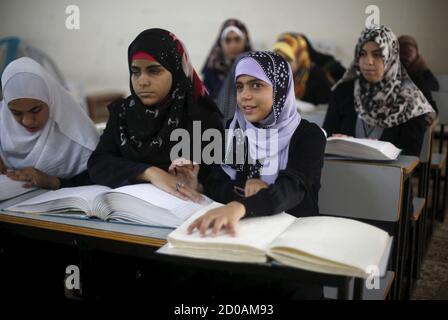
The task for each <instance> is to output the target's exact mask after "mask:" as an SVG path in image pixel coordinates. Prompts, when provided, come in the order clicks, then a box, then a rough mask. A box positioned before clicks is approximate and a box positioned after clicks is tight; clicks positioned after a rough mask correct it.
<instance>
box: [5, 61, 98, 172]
mask: <svg viewBox="0 0 448 320" xmlns="http://www.w3.org/2000/svg"><path fill="white" fill-rule="evenodd" d="M2 91H3V100H2V101H1V103H0V157H1V158H2V160H3V162H4V163H5V165H6V166H7V167H8V168H12V169H21V168H26V167H34V168H36V169H38V170H41V171H43V172H45V173H47V174H49V175H52V176H56V177H59V178H70V177H73V176H74V175H76V174H78V173H81V172H82V171H84V170H86V168H87V160H88V158H89V157H90V154H91V153H92V151H93V150H94V149H95V147H96V145H97V143H98V132H97V131H96V128H95V126H94V125H93V123H92V121H91V120H90V118H89V117H88V116H87V114H86V113H85V111H84V110H83V109H82V107H81V105H80V104H79V103H77V102H76V101H75V99H74V98H73V97H72V96H71V95H70V93H69V92H68V91H67V90H66V89H65V88H63V87H62V85H61V84H59V83H58V82H56V80H54V79H53V78H52V77H51V76H50V75H49V74H48V73H47V72H46V71H45V70H44V68H43V67H42V66H41V65H40V64H38V63H37V62H35V61H34V60H32V59H30V58H20V59H17V60H15V61H13V62H11V63H10V64H9V65H8V66H7V67H6V68H5V70H4V72H3V75H2ZM20 98H32V99H37V100H40V101H43V102H45V103H46V104H47V105H48V107H49V113H50V115H49V119H48V121H47V123H46V124H45V126H44V127H43V128H42V129H41V130H40V131H38V132H35V133H30V132H28V131H27V130H26V129H25V128H24V127H23V126H22V125H20V124H19V123H18V122H17V121H16V120H15V119H14V116H13V114H12V112H11V111H10V110H9V108H8V103H9V102H11V101H12V100H15V99H20Z"/></svg>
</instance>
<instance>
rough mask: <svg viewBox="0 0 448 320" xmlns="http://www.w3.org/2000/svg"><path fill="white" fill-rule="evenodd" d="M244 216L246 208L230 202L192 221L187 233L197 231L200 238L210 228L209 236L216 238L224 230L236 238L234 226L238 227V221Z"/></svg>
mask: <svg viewBox="0 0 448 320" xmlns="http://www.w3.org/2000/svg"><path fill="white" fill-rule="evenodd" d="M245 214H246V208H245V207H244V205H243V204H241V203H239V202H237V201H232V202H229V203H228V204H226V205H225V206H222V207H218V208H215V209H212V210H210V211H208V212H207V213H206V214H204V215H203V216H201V217H199V218H198V219H196V220H194V221H193V223H191V224H190V225H189V226H188V229H187V232H188V233H189V234H191V233H193V231H194V230H195V229H198V231H199V232H200V233H201V236H205V235H206V234H207V230H208V229H209V228H212V231H211V235H212V236H216V235H218V234H219V232H220V231H221V229H224V228H225V229H226V231H227V232H228V233H229V234H230V235H231V236H236V226H237V225H238V221H240V220H241V218H243V217H244V215H245Z"/></svg>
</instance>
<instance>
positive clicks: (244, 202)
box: [189, 51, 326, 234]
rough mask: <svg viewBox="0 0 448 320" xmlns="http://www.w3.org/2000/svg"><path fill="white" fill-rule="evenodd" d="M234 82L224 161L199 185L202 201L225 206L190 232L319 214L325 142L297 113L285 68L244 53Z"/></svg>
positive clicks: (270, 58) (265, 56) (269, 56)
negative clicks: (205, 198)
mask: <svg viewBox="0 0 448 320" xmlns="http://www.w3.org/2000/svg"><path fill="white" fill-rule="evenodd" d="M235 82H236V88H237V102H238V107H237V109H236V111H235V116H234V118H233V120H232V122H231V123H230V124H229V129H230V130H229V131H228V140H227V141H228V145H227V149H226V162H225V163H224V164H222V165H221V166H218V165H216V166H215V168H214V169H215V170H214V171H213V173H212V174H210V176H209V179H208V180H207V182H206V184H205V186H204V190H205V194H206V195H208V196H209V197H211V198H212V199H213V200H215V201H218V202H221V203H226V205H225V206H223V207H220V208H217V209H213V210H210V211H209V212H208V213H206V214H205V215H204V216H203V217H202V218H200V219H198V220H196V221H195V222H194V223H193V224H192V225H190V228H189V230H190V231H193V230H194V229H195V228H197V229H199V230H200V232H201V233H205V232H206V230H207V229H208V228H209V227H211V228H213V232H214V233H215V234H216V233H217V232H219V231H220V229H221V228H225V229H226V230H227V231H228V232H229V233H234V232H235V227H236V225H237V223H238V221H239V220H240V219H241V218H243V217H253V216H264V215H272V214H276V213H280V212H283V211H286V212H288V213H290V214H292V215H294V216H298V217H300V216H309V215H317V214H318V213H319V210H318V205H317V202H318V201H317V200H318V199H317V198H318V191H319V188H320V176H321V169H322V166H323V157H324V149H325V141H326V140H325V135H324V133H323V131H322V130H321V129H320V128H319V127H318V126H317V125H315V124H313V123H310V122H308V121H307V120H304V119H301V118H300V115H299V113H298V112H297V110H296V102H295V97H294V87H293V76H292V72H291V68H290V67H289V65H288V63H287V62H286V60H285V59H283V58H282V57H281V56H280V55H278V54H276V53H272V52H265V51H258V52H253V53H249V54H247V56H246V57H244V58H242V59H241V60H240V61H239V62H238V64H237V66H236V70H235ZM274 133H275V134H274ZM238 150H239V151H241V150H244V154H241V153H239V151H238ZM235 156H236V158H237V159H236V161H235ZM238 159H239V160H243V161H239V160H238Z"/></svg>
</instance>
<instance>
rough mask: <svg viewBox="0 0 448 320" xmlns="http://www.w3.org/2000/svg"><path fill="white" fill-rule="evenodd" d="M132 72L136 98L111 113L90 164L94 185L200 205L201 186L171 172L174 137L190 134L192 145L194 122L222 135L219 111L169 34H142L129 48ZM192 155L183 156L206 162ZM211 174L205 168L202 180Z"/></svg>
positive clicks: (112, 107) (116, 105)
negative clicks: (142, 187)
mask: <svg viewBox="0 0 448 320" xmlns="http://www.w3.org/2000/svg"><path fill="white" fill-rule="evenodd" d="M128 66H129V73H130V89H131V95H130V96H129V97H127V98H125V99H120V100H117V101H115V102H113V103H112V104H111V105H110V106H109V107H108V108H109V114H110V116H109V121H108V123H107V126H106V129H105V131H104V133H103V136H102V137H101V139H100V143H99V144H98V147H97V149H96V150H95V151H94V152H93V153H92V156H91V157H90V159H89V162H88V168H89V174H90V176H91V178H92V180H93V181H94V182H95V183H97V184H102V185H107V186H109V187H112V188H116V187H119V186H123V185H128V184H135V183H142V182H150V183H152V184H154V185H155V186H156V187H159V188H160V189H162V190H164V191H167V192H169V193H171V194H173V195H175V196H178V197H180V198H184V199H185V198H188V199H192V200H199V198H200V197H199V194H198V191H200V190H199V188H198V186H197V185H195V186H193V185H189V184H188V183H186V181H184V179H180V177H176V176H174V175H173V174H172V173H170V172H168V171H169V167H170V165H171V163H172V160H175V159H171V157H172V155H171V151H172V149H173V147H174V146H175V145H177V144H178V141H172V140H171V136H172V133H173V132H174V130H176V129H183V130H186V131H187V132H188V134H189V137H190V143H189V145H190V144H192V143H193V141H192V140H193V139H192V138H191V137H193V126H194V121H200V125H201V127H200V129H201V133H202V132H203V131H205V130H207V129H208V128H216V129H218V130H219V129H222V125H221V117H220V113H219V111H218V109H217V108H216V106H215V105H214V103H213V102H212V101H210V100H209V99H208V98H207V91H206V89H205V87H204V85H203V84H202V82H201V80H200V79H199V77H198V76H197V74H196V71H195V70H194V69H193V67H192V65H191V63H190V61H189V57H188V54H187V52H186V50H185V48H184V45H183V44H182V43H181V42H180V40H179V39H177V37H176V36H175V35H174V34H173V33H171V32H169V31H166V30H162V29H149V30H145V31H143V32H142V33H140V34H139V35H138V36H137V38H136V39H135V40H134V41H133V42H132V43H131V44H130V45H129V49H128ZM196 143H197V141H196ZM191 150H192V145H191V147H190V152H189V154H188V155H183V154H182V155H180V156H181V157H185V158H187V160H192V161H195V162H200V161H201V159H198V158H196V157H195V154H193V152H191ZM201 150H202V149H201ZM199 156H201V155H199ZM193 158H194V159H193ZM206 174H207V168H206V167H204V166H202V167H201V170H200V173H199V180H200V181H202V177H205V176H206Z"/></svg>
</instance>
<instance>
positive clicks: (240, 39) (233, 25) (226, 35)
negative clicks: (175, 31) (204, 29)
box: [202, 19, 252, 99]
mask: <svg viewBox="0 0 448 320" xmlns="http://www.w3.org/2000/svg"><path fill="white" fill-rule="evenodd" d="M248 51H252V45H251V42H250V38H249V33H248V31H247V28H246V26H245V25H244V24H243V23H242V22H241V21H239V20H237V19H228V20H226V21H225V22H224V23H223V25H222V26H221V30H220V32H219V35H218V39H216V42H215V44H214V45H213V47H212V49H211V51H210V53H209V55H208V58H207V60H206V62H205V64H204V67H203V68H202V75H203V79H204V84H205V86H206V87H207V89H208V91H209V94H210V97H211V98H212V99H216V98H217V97H218V95H219V92H220V90H221V87H222V84H223V82H224V80H225V79H226V77H227V75H228V73H229V71H230V69H231V68H232V65H233V63H234V61H235V59H236V58H237V57H238V55H240V54H241V53H243V52H248Z"/></svg>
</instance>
